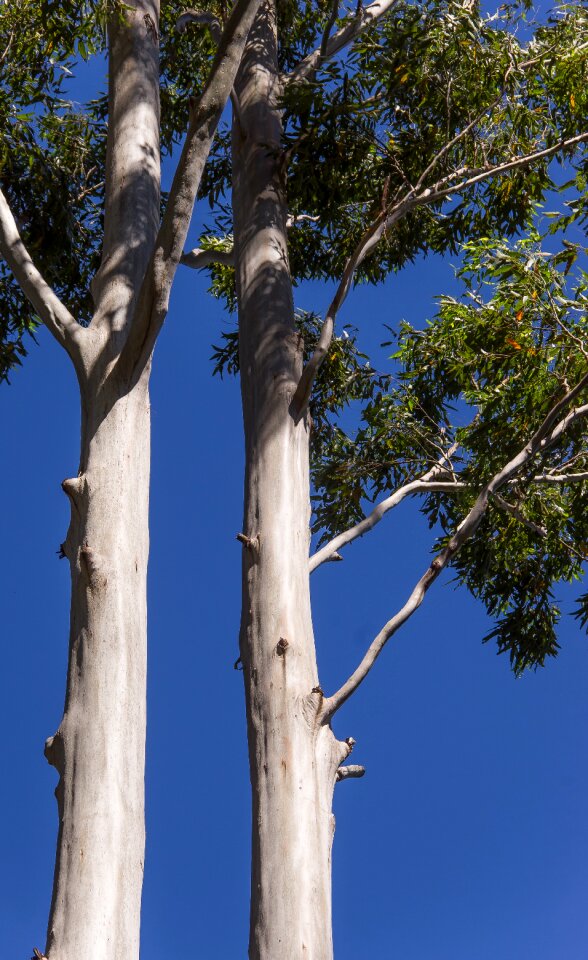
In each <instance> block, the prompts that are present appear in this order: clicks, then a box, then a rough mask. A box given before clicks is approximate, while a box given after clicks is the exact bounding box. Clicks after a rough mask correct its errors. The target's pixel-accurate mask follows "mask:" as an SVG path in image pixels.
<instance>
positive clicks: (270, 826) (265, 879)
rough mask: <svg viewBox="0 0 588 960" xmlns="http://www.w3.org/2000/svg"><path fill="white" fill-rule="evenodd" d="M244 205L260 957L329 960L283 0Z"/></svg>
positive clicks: (326, 837) (325, 761) (247, 83)
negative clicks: (285, 145) (281, 62)
mask: <svg viewBox="0 0 588 960" xmlns="http://www.w3.org/2000/svg"><path fill="white" fill-rule="evenodd" d="M236 91H237V95H238V98H239V101H240V111H239V117H240V119H239V120H235V121H234V124H233V176H234V183H233V212H234V234H235V251H236V262H237V290H238V299H239V342H240V369H241V389H242V401H243V419H244V429H245V457H246V475H245V508H244V526H243V533H244V538H243V540H242V542H243V606H242V620H241V633H240V652H241V659H242V662H243V667H244V679H245V692H246V707H247V724H248V738H249V757H250V773H251V782H252V788H253V823H252V846H253V852H252V891H251V931H250V942H249V956H250V958H251V960H301V958H305V957H307V958H309V960H311V958H312V960H330V958H331V957H332V935H331V844H332V838H333V830H334V818H333V815H332V812H331V806H332V796H333V789H334V785H335V781H336V777H337V769H338V768H339V765H340V764H341V762H342V760H343V759H344V758H345V757H347V756H348V754H349V752H350V745H349V744H348V743H341V742H339V741H337V740H336V739H335V737H334V735H333V733H332V731H331V729H330V726H329V724H328V722H325V721H324V720H323V719H321V704H322V699H323V695H322V692H321V691H320V689H319V685H318V674H317V664H316V654H315V646H314V638H313V629H312V620H311V610H310V592H309V571H308V551H309V519H310V498H309V450H308V439H309V438H308V431H309V424H308V418H307V417H302V418H300V419H299V420H298V422H296V421H295V419H294V418H293V416H292V412H291V402H292V397H293V396H294V393H295V390H296V385H297V383H298V381H299V379H300V375H301V372H302V351H303V344H302V342H301V339H300V336H299V335H298V332H297V330H296V327H295V323H294V310H293V302H292V287H291V280H290V271H289V265H288V252H287V240H286V229H287V226H286V203H285V197H284V173H283V169H282V163H281V146H280V140H281V122H280V114H279V110H278V107H277V101H278V97H279V75H278V65H277V41H276V22H275V9H274V6H273V3H272V0H267V2H265V3H264V4H262V6H261V7H260V12H259V14H258V16H257V18H256V20H255V22H254V25H253V27H252V30H251V34H250V37H249V41H248V44H247V47H246V50H245V54H244V57H243V61H242V64H241V69H240V71H239V74H238V77H237V83H236Z"/></svg>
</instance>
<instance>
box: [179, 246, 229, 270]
mask: <svg viewBox="0 0 588 960" xmlns="http://www.w3.org/2000/svg"><path fill="white" fill-rule="evenodd" d="M180 263H181V264H182V265H183V266H185V267H192V269H193V270H204V268H205V267H209V266H210V265H211V263H219V264H221V265H222V266H224V267H233V266H234V265H235V255H234V253H233V249H232V248H231V249H230V250H218V249H214V248H212V249H208V250H203V249H202V248H201V247H195V248H194V250H189V251H188V252H187V253H183V254H182V256H181V257H180Z"/></svg>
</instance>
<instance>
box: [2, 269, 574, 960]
mask: <svg viewBox="0 0 588 960" xmlns="http://www.w3.org/2000/svg"><path fill="white" fill-rule="evenodd" d="M452 284H453V275H452V270H451V266H450V264H449V263H447V262H443V261H438V260H430V261H425V262H420V263H418V264H416V265H415V266H413V267H411V268H410V269H409V270H407V271H406V272H405V273H403V274H402V275H401V276H400V277H396V278H393V279H391V280H390V281H388V283H387V284H386V285H385V286H383V287H380V288H378V289H360V290H357V291H355V292H354V293H353V294H352V295H351V296H350V298H349V300H348V302H347V304H346V306H345V308H344V311H343V312H342V315H341V324H343V323H345V322H351V323H354V324H355V325H356V326H358V327H359V328H360V330H361V338H362V340H361V342H362V343H364V344H365V345H366V346H368V347H369V348H372V347H373V346H374V345H375V344H378V343H379V342H380V340H382V339H384V338H385V331H384V328H383V324H384V323H387V324H391V325H394V326H396V325H397V323H398V321H399V320H400V319H401V318H403V317H405V318H407V319H410V320H411V321H413V322H415V323H420V322H422V321H423V319H424V318H425V317H426V316H427V315H431V314H432V313H433V312H434V304H433V297H434V296H435V295H436V294H440V293H442V292H447V291H448V290H449V289H450V288H451V287H452ZM206 286H207V284H206V280H205V278H203V277H201V276H200V275H198V274H196V273H193V272H191V271H189V270H186V271H184V272H182V273H181V274H180V276H179V278H178V282H177V284H176V288H175V291H174V296H173V301H172V308H171V311H170V315H169V318H168V320H167V322H166V325H165V328H164V330H163V333H162V336H161V337H160V341H159V343H158V346H157V349H156V354H155V361H154V372H153V378H152V411H153V470H152V487H151V561H150V569H149V702H148V744H147V750H148V759H147V837H148V839H147V857H146V874H145V890H144V900H143V937H142V960H170V958H178V960H179V958H180V957H182V958H187V960H188V958H189V960H201V958H206V960H233V958H239V957H242V958H245V956H246V953H247V927H248V910H249V906H248V897H249V836H250V824H249V816H250V798H249V782H248V768H247V750H246V740H245V722H244V704H243V688H242V675H241V674H240V673H237V672H235V671H234V670H233V663H234V661H235V659H236V657H237V655H238V649H237V633H238V623H239V601H240V547H239V545H238V543H237V542H236V541H235V534H236V533H237V532H238V530H239V529H240V526H241V513H242V462H243V454H242V439H241V415H240V407H239V392H238V384H237V382H236V381H232V380H225V381H221V380H219V379H218V378H214V379H213V378H212V377H211V363H210V354H211V344H212V343H213V342H218V338H219V332H220V330H222V329H224V328H226V324H227V320H226V317H225V316H224V315H223V313H222V310H221V308H220V306H219V305H218V304H217V303H216V302H215V301H214V300H212V299H211V298H210V297H209V296H208V295H207V293H206ZM329 299H330V298H329V291H328V290H327V289H326V288H322V287H320V286H319V285H312V286H309V287H304V288H302V289H301V290H300V293H299V297H298V302H299V305H300V306H303V307H305V308H313V309H316V310H319V311H320V310H324V309H325V307H326V306H327V305H328V302H329ZM38 340H39V345H38V346H35V345H34V344H31V351H30V355H29V357H28V359H27V361H26V363H25V365H24V367H23V368H22V370H20V371H17V372H16V373H15V375H14V376H13V378H12V385H11V386H10V387H6V386H3V387H2V389H1V390H0V408H1V410H2V449H3V451H4V457H3V463H2V471H1V472H0V484H1V485H2V486H1V490H0V502H1V503H2V504H3V517H4V525H3V527H4V536H3V544H2V546H3V549H2V551H1V554H0V574H1V583H2V626H3V632H2V638H3V642H2V647H1V649H2V657H3V667H4V669H3V672H2V681H1V683H2V695H1V696H0V724H1V727H0V728H1V729H2V730H3V734H4V737H3V740H4V744H3V745H4V750H3V766H4V783H5V787H4V790H3V792H2V798H1V801H0V804H1V809H2V813H3V822H4V825H5V829H4V836H3V843H2V859H1V863H2V870H1V871H0V956H2V957H6V958H15V960H16V958H18V960H25V958H28V957H29V956H30V955H31V953H32V947H33V946H34V945H36V946H39V947H41V948H42V946H43V944H44V937H45V926H46V918H47V913H48V908H49V901H50V892H51V879H52V871H53V856H54V849H55V839H56V832H57V815H56V805H55V800H54V798H53V790H54V787H55V781H56V774H55V771H54V770H53V769H52V768H50V767H49V766H48V765H47V763H46V761H45V759H44V757H43V743H44V740H45V738H46V737H47V736H48V735H50V734H52V733H53V732H54V731H55V729H56V727H57V725H58V723H59V721H60V718H61V712H62V707H63V695H64V686H65V666H66V657H67V633H68V607H69V571H68V568H67V563H66V562H61V561H59V560H58V558H57V555H56V551H57V550H58V547H59V544H60V542H61V541H62V540H63V538H64V535H65V532H66V529H67V524H68V506H67V502H66V498H65V496H64V495H63V493H62V492H61V489H60V482H61V480H62V479H63V478H64V477H66V476H71V475H73V474H74V473H75V471H76V470H77V462H78V443H79V412H78V399H77V389H76V384H75V378H74V376H73V372H72V370H71V369H70V366H69V363H68V361H67V358H66V357H65V355H64V354H62V352H61V351H60V350H59V348H58V347H57V346H56V345H55V344H54V343H53V341H52V340H51V338H50V337H49V336H48V335H46V334H45V332H44V331H40V333H39V337H38ZM431 543H432V537H431V533H430V532H429V531H428V529H427V525H426V523H425V522H424V521H423V519H422V518H421V517H420V515H419V513H418V508H417V505H416V504H415V503H408V502H406V501H405V503H404V504H403V505H402V506H401V507H399V508H398V509H397V510H396V511H394V512H393V513H392V514H390V515H388V517H387V518H386V519H385V520H384V521H383V522H382V524H380V526H379V527H378V528H377V529H376V530H375V531H373V532H372V533H371V534H370V535H369V537H368V538H365V539H364V540H363V541H361V542H360V543H358V544H356V545H354V546H352V547H351V548H348V550H347V551H346V559H345V562H344V563H340V564H328V565H326V566H325V567H323V568H321V569H320V570H319V571H317V573H316V574H315V575H314V578H313V583H312V590H313V600H314V623H315V631H316V638H317V647H318V656H319V665H320V676H321V683H322V685H323V687H324V689H325V691H327V692H329V691H332V690H333V689H335V688H336V686H337V685H338V684H339V683H340V682H341V681H342V680H343V679H345V677H346V676H347V675H348V674H349V673H350V671H351V670H352V669H353V668H354V666H355V665H356V663H357V661H358V660H359V658H360V657H361V655H362V653H363V650H364V648H365V646H366V645H367V643H369V641H370V640H371V639H372V637H373V636H374V634H375V633H376V632H377V631H378V629H379V628H380V627H381V625H382V624H383V623H384V622H385V621H386V620H387V619H388V618H389V617H390V615H391V614H392V613H393V612H394V611H395V610H396V609H397V608H398V606H399V605H400V604H401V602H402V601H403V600H404V598H405V596H406V594H407V592H408V591H409V590H410V588H411V587H412V586H413V584H414V582H415V581H416V579H418V577H419V576H420V574H421V573H422V572H423V570H424V568H425V566H426V565H427V563H428V560H429V551H430V547H431ZM563 605H564V608H565V607H567V608H569V607H570V606H571V602H570V600H569V597H568V596H567V595H565V594H564V596H563ZM487 630H488V622H487V620H486V619H485V616H484V614H483V611H482V609H481V607H480V606H479V605H477V604H476V603H475V602H474V601H473V600H472V599H471V598H470V597H469V596H468V595H467V594H466V593H465V592H463V591H456V590H455V589H454V587H453V586H452V585H450V584H448V583H447V581H446V582H445V583H442V584H437V585H435V587H434V588H433V589H432V590H431V591H430V593H429V594H428V596H427V598H426V600H425V603H424V605H423V607H422V608H421V610H420V611H419V612H418V613H417V614H416V615H415V617H414V618H413V619H412V620H411V621H410V623H409V624H408V625H407V626H406V627H405V628H404V629H403V630H402V631H401V632H400V633H399V634H398V635H397V636H396V637H395V638H394V639H393V640H392V641H391V642H390V644H389V647H388V649H387V650H386V651H385V653H384V654H383V655H382V657H381V659H380V661H379V662H378V664H377V666H376V668H375V669H374V671H373V672H372V674H371V675H370V677H369V679H368V680H367V681H366V683H365V684H364V685H363V687H362V688H361V689H360V691H359V692H358V693H357V694H356V696H355V697H354V698H353V699H352V700H351V701H350V702H349V703H348V704H347V705H346V707H345V708H343V709H342V710H341V712H340V714H339V715H338V717H337V720H336V723H335V730H336V733H337V734H338V735H339V736H341V737H347V736H353V737H354V738H355V739H356V741H357V746H356V748H355V752H354V760H355V761H356V762H358V763H363V764H365V766H366V767H367V773H366V776H365V777H364V779H363V780H360V781H349V782H344V783H342V784H340V785H338V786H337V789H336V797H335V813H336V816H337V831H336V836H335V846H334V857H333V860H334V867H333V873H334V929H335V948H336V957H337V960H367V958H369V960H375V958H382V960H387V958H390V960H392V958H398V960H527V958H529V960H531V958H532V960H583V958H584V957H586V954H587V949H586V943H588V911H587V910H586V902H587V897H588V858H587V856H586V851H587V841H588V820H587V818H586V795H587V793H588V770H587V763H586V754H587V752H586V730H587V729H588V698H587V696H586V691H587V689H588V641H587V640H586V637H585V636H584V634H582V632H581V631H580V628H579V627H578V626H577V624H576V623H575V622H574V621H571V620H566V621H564V623H563V626H562V630H561V641H562V651H561V653H560V656H559V657H558V659H557V660H556V661H553V662H551V663H549V664H548V666H547V668H546V669H544V670H540V671H538V672H537V673H534V674H533V673H531V674H527V675H525V676H524V677H523V678H522V679H519V680H515V679H514V678H513V676H512V675H511V673H510V672H509V666H508V661H507V659H506V658H504V657H497V656H496V654H495V649H494V648H493V647H492V646H490V645H487V646H482V645H481V643H480V640H481V638H482V636H484V634H485V633H486V632H487ZM276 960H277V958H276Z"/></svg>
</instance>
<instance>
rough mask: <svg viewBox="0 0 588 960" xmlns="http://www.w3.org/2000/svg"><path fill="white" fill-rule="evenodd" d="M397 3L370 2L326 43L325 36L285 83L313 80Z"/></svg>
mask: <svg viewBox="0 0 588 960" xmlns="http://www.w3.org/2000/svg"><path fill="white" fill-rule="evenodd" d="M395 3H396V0H375V3H370V5H369V6H368V7H365V8H364V9H360V10H359V11H358V12H357V14H356V15H355V16H354V17H351V18H350V19H349V20H347V22H346V23H344V24H343V26H342V27H341V28H340V29H339V30H337V32H336V33H334V34H333V36H332V37H329V39H328V40H327V42H326V44H325V43H324V36H323V42H321V45H320V47H318V49H316V50H314V51H313V53H310V54H309V55H308V56H307V57H305V58H304V60H301V61H300V63H299V64H298V66H297V67H295V69H294V70H293V71H292V73H289V74H287V75H286V76H285V77H284V83H285V85H289V84H291V83H300V82H301V81H302V80H312V78H313V77H314V75H315V74H316V72H317V70H319V69H320V67H322V65H323V64H324V63H326V62H327V60H331V59H332V57H334V56H335V55H336V54H337V53H340V51H341V50H344V49H345V47H348V46H349V44H351V43H353V41H354V40H356V39H357V37H359V36H360V34H362V33H363V32H364V30H367V28H368V27H371V26H372V24H374V23H375V22H376V20H379V19H380V18H381V17H383V16H385V15H386V14H387V13H390V11H391V10H392V9H393V7H394V5H395ZM329 29H330V27H329Z"/></svg>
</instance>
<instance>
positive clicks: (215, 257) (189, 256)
mask: <svg viewBox="0 0 588 960" xmlns="http://www.w3.org/2000/svg"><path fill="white" fill-rule="evenodd" d="M306 220H308V221H310V222H311V223H317V222H318V221H319V220H320V217H313V216H311V214H310V213H298V214H296V215H292V216H289V217H288V219H287V220H286V227H287V228H288V230H289V229H290V228H291V227H294V226H296V224H298V223H303V222H304V221H306ZM180 263H181V264H183V266H185V267H192V269H193V270H203V269H204V267H209V266H210V264H211V263H220V264H222V265H223V266H225V267H232V266H234V265H235V255H234V253H233V247H232V246H231V247H230V249H228V250H220V249H219V248H218V247H216V248H211V249H206V250H204V249H203V248H202V247H195V248H194V249H193V250H188V251H187V252H186V253H183V254H182V256H181V259H180Z"/></svg>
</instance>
